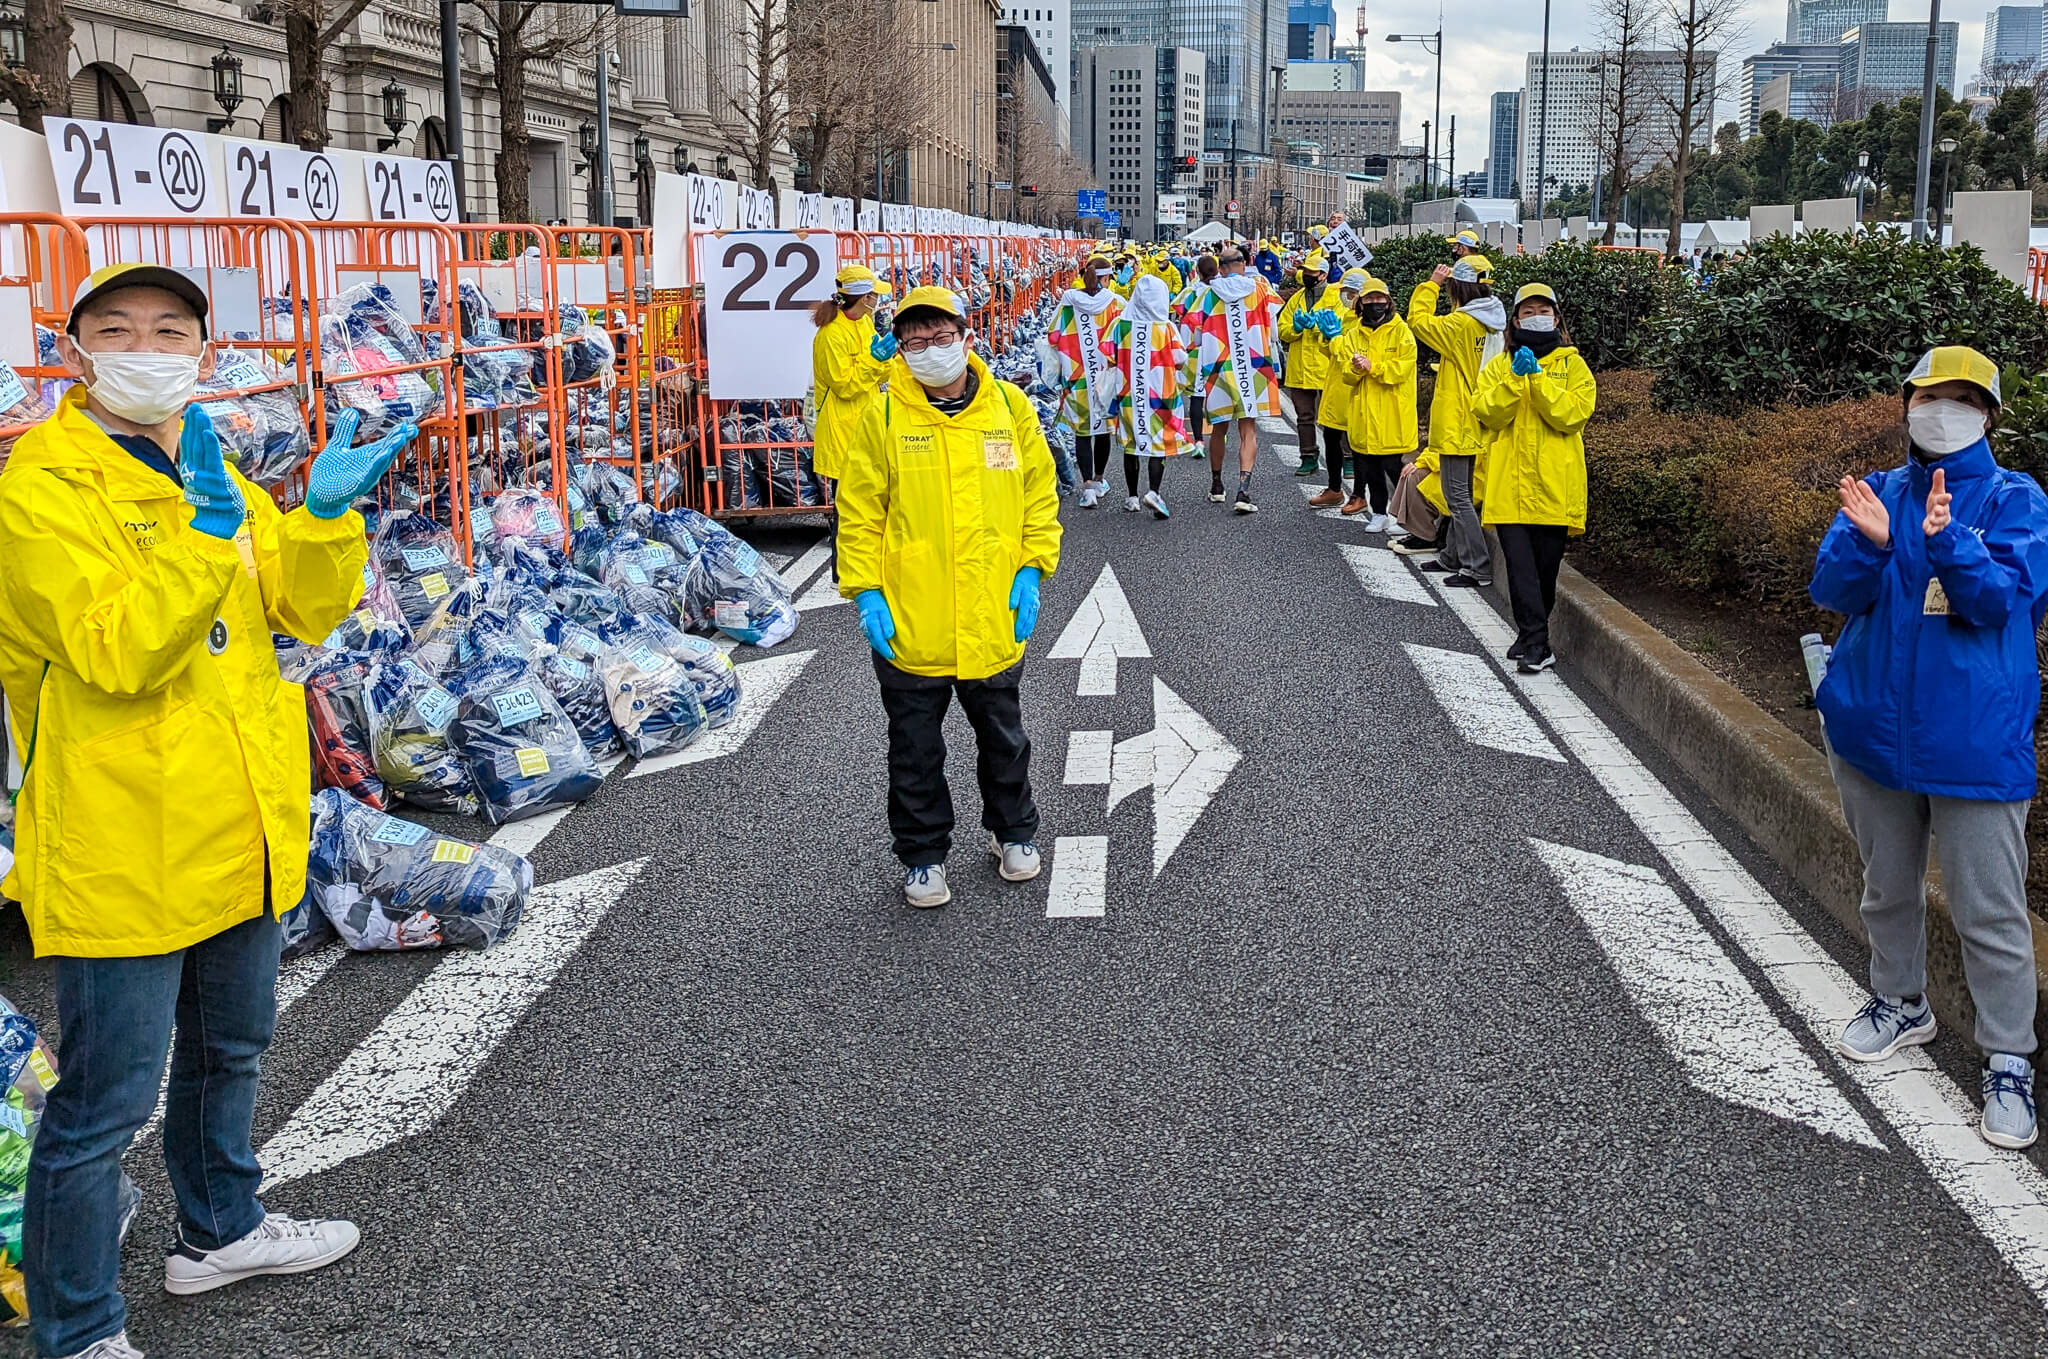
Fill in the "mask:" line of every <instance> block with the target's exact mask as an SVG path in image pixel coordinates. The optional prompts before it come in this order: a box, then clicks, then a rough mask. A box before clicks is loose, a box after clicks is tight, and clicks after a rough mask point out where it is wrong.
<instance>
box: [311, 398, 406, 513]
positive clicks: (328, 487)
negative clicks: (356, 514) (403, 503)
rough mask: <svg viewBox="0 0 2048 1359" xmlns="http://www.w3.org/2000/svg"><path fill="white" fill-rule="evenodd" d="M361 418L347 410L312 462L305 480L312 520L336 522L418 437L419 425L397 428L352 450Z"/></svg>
mask: <svg viewBox="0 0 2048 1359" xmlns="http://www.w3.org/2000/svg"><path fill="white" fill-rule="evenodd" d="M361 419H362V417H361V415H360V414H359V413H357V412H356V411H352V410H348V411H343V412H342V413H341V418H340V419H338V420H336V421H335V422H334V428H333V429H332V430H330V431H329V432H328V436H327V446H326V447H324V448H322V449H321V450H320V455H319V456H318V457H316V458H314V459H313V470H312V472H311V473H310V474H309V475H308V476H307V478H306V509H307V511H308V512H309V513H310V514H312V516H313V517H314V518H315V519H339V518H341V516H342V515H344V514H347V513H348V509H349V506H351V505H353V504H355V502H356V501H358V500H360V499H362V498H363V497H364V496H366V495H368V494H369V493H370V491H371V490H372V489H373V488H374V487H375V486H376V485H377V483H378V482H380V481H382V480H383V479H384V474H385V473H386V472H388V471H390V470H391V463H392V460H393V459H394V458H396V457H397V456H398V451H399V450H400V449H402V448H404V447H405V446H406V445H407V444H409V443H411V442H412V441H413V440H414V439H416V438H418V437H419V432H420V427H419V426H418V425H412V424H406V425H400V426H399V427H398V428H397V429H395V430H393V431H391V433H389V434H387V435H385V436H384V437H383V438H381V439H379V440H377V441H376V442H375V443H368V444H364V445H363V446H362V447H360V448H357V447H354V446H353V445H354V443H355V437H356V426H357V424H359V423H360V422H361Z"/></svg>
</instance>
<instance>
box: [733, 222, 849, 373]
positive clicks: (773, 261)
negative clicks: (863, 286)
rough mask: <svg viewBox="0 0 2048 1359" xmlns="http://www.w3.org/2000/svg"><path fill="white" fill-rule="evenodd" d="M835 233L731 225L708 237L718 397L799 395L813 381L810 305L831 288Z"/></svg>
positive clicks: (835, 266)
mask: <svg viewBox="0 0 2048 1359" xmlns="http://www.w3.org/2000/svg"><path fill="white" fill-rule="evenodd" d="M836 245H837V241H836V239H835V238H834V237H832V236H830V235H828V234H823V233H818V232H813V233H811V234H810V235H808V236H804V237H799V236H797V234H796V233H795V232H790V231H729V232H724V233H722V234H720V235H718V236H715V237H713V238H712V239H710V240H708V241H705V242H704V244H703V262H704V307H705V323H704V324H705V340H706V344H707V347H708V348H709V350H710V353H711V396H712V399H713V400H717V401H764V400H774V399H781V398H796V397H801V396H802V395H803V394H804V393H805V392H806V391H808V390H809V389H810V385H811V339H812V337H813V335H814V334H815V333H816V327H814V326H813V325H812V324H811V307H812V305H813V304H815V303H818V302H822V301H823V300H825V299H826V298H827V297H830V296H831V295H832V276H833V275H834V274H835V273H837V272H838V270H839V258H838V251H837V249H836Z"/></svg>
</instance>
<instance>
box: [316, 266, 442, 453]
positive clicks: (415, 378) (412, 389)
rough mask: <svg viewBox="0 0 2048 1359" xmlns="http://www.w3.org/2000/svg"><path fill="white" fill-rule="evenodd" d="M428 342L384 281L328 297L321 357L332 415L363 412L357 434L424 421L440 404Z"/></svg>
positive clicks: (331, 417)
mask: <svg viewBox="0 0 2048 1359" xmlns="http://www.w3.org/2000/svg"><path fill="white" fill-rule="evenodd" d="M428 359H429V355H428V354H427V350H426V346H425V345H424V344H422V343H421V342H420V337H419V332H417V331H415V330H414V329H413V328H412V326H411V324H410V323H409V322H407V321H406V319H405V316H404V314H403V313H402V312H400V311H399V309H398V304H397V301H396V300H395V299H394V298H393V296H392V293H391V289H389V288H388V287H386V286H385V285H383V284H382V283H358V284H356V285H354V286H353V287H349V288H345V289H343V290H342V291H341V292H339V293H337V294H336V295H335V296H333V297H331V298H329V299H327V301H326V302H325V303H324V305H323V306H322V309H321V314H320V362H321V366H322V368H323V370H324V371H325V374H326V380H327V420H328V423H329V424H332V423H333V422H334V420H335V419H336V418H337V417H339V416H340V414H341V412H342V411H343V410H345V409H353V410H357V411H360V412H362V425H361V427H360V429H359V431H358V435H357V437H358V438H360V439H363V440H369V439H377V438H381V437H382V436H383V435H385V434H388V433H390V432H391V431H392V430H394V429H397V428H398V427H399V426H400V425H403V424H407V423H411V424H419V423H420V422H422V421H424V420H426V419H427V418H428V417H430V416H432V415H435V414H436V413H438V412H439V411H440V409H441V392H440V390H439V388H438V386H437V385H436V379H435V377H434V374H433V370H431V369H425V370H418V369H415V370H410V371H403V372H400V371H393V370H397V369H406V368H407V367H408V365H413V364H425V363H426V362H427V361H428Z"/></svg>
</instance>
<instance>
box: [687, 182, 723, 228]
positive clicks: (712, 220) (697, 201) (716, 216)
mask: <svg viewBox="0 0 2048 1359" xmlns="http://www.w3.org/2000/svg"><path fill="white" fill-rule="evenodd" d="M724 225H725V181H724V180H722V179H712V178H710V177H709V176H707V175H691V176H690V230H692V231H716V230H718V229H719V228H720V227H722V226H724Z"/></svg>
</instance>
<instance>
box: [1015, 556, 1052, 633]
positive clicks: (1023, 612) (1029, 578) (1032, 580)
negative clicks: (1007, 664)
mask: <svg viewBox="0 0 2048 1359" xmlns="http://www.w3.org/2000/svg"><path fill="white" fill-rule="evenodd" d="M1044 579H1045V572H1043V571H1041V570H1039V569H1038V568H1037V567H1035V566H1020V567H1018V568H1017V579H1016V580H1014V581H1012V582H1011V584H1010V607H1011V608H1012V609H1014V610H1016V611H1017V634H1016V635H1017V640H1018V641H1020V642H1021V641H1023V640H1024V639H1025V638H1027V637H1029V636H1030V635H1031V634H1032V633H1034V632H1036V631H1037V630H1038V583H1039V582H1040V581H1041V580H1044Z"/></svg>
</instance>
